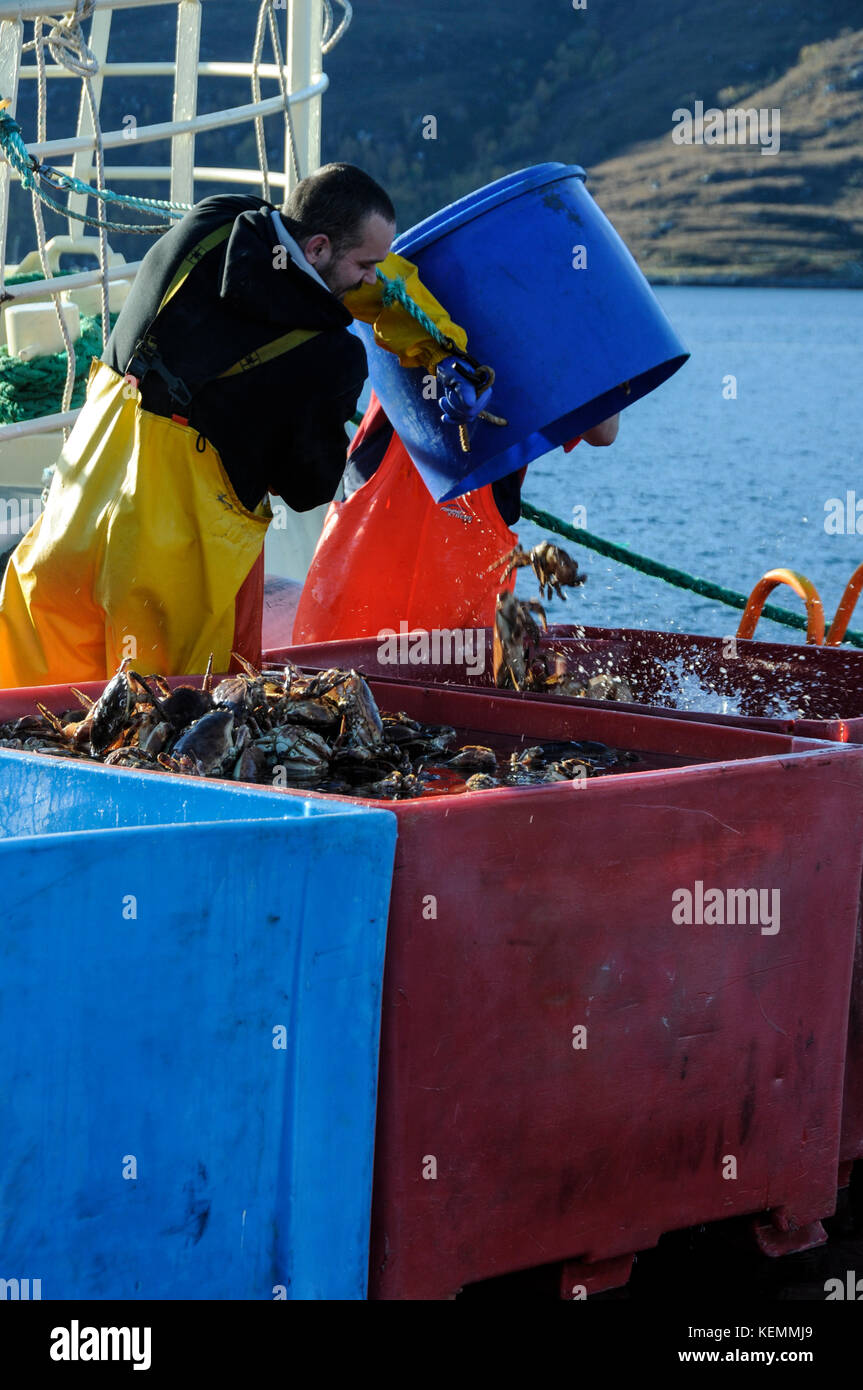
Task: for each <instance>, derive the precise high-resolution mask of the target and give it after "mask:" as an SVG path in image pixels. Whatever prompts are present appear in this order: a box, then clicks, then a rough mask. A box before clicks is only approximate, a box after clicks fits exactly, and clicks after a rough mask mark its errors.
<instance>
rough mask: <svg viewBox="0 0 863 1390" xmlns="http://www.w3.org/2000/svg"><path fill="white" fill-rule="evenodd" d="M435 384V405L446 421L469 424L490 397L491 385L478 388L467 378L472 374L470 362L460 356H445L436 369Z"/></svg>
mask: <svg viewBox="0 0 863 1390" xmlns="http://www.w3.org/2000/svg"><path fill="white" fill-rule="evenodd" d="M435 375H436V377H437V384H438V405H439V406H440V409H441V420H442V421H443V422H444V423H445V424H451V425H468V424H470V423H471V422H472V421H474V420H475V419H476V418H477V416H478V415H479V413H480V411H481V410H485V409H486V407H487V406H488V403H489V401H490V400H491V387H490V386H487V387H485V388H482V387H480V388H477V387H476V386H474V385H473V383H472V382H471V380H470V378H471V377H473V376H474V375H475V373H474V369H473V368H472V367H471V365H470V363H469V362H466V361H465V360H464V358H462V357H445V358H444V359H443V361H442V362H438V364H437V368H436V369H435Z"/></svg>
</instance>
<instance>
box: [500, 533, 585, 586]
mask: <svg viewBox="0 0 863 1390" xmlns="http://www.w3.org/2000/svg"><path fill="white" fill-rule="evenodd" d="M499 565H505V566H506V569H505V570H504V572H503V578H502V579H501V583H502V584H505V583H506V581H507V580H508V579H509V576H510V575H511V574H512V572H513V570H517V569H522V568H523V567H524V566H526V565H531V566H532V567H533V572H534V574H535V575H536V577H537V579H538V580H539V593H540V597H541V598H546V597H547V598H551V597H552V596H553V594H559V595H560V597H561V598H566V594H565V593H564V592H563V589H564V586H566V587H567V588H570V589H574V588H576V587H577V586H578V585H579V584H584V583H585V581H586V579H587V575H586V574H579V572H578V563H577V562H576V561H575V560H573V558H572V556H571V555H570V554H568V552H567V551H565V550H564V549H562V547H561V546H559V545H555V544H554V543H553V541H540V543H539V545H535V546H534V547H533V549H532V550H523V549H522V547H521V546H520V545H517V546H515V547H514V548H513V549H512V550H511V551H510V552H509V554H508V555H502V556H501V557H500V559H499V560H496V561H495V563H494V564H493V565H492V567H491V568H492V570H496V569H497V568H498V566H499ZM546 590H548V593H547V594H546Z"/></svg>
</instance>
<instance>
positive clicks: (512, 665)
mask: <svg viewBox="0 0 863 1390" xmlns="http://www.w3.org/2000/svg"><path fill="white" fill-rule="evenodd" d="M534 613H535V614H537V616H538V617H539V620H540V622H541V623H542V626H543V628H546V627H547V626H548V623H547V620H546V616H545V609H544V608H543V606H542V604H541V603H539V602H538V601H537V599H528V600H526V601H522V600H520V599H517V598H516V597H515V594H512V593H510V591H509V590H508V589H503V590H502V591H501V592H500V593H499V594H498V596H497V605H496V607H495V614H494V683H495V685H496V686H497V688H498V689H499V690H500V689H503V688H504V687H506V686H507V685H509V684H510V683H511V684H512V685H514V686H515V688H516V690H524V689H525V687H526V686H527V684H528V676H529V672H530V666H531V663H532V661H533V658H534V654H535V653H534V648H535V647H536V646H538V645H539V642H540V641H541V633H540V630H539V627H538V626H537V623H536V621H535V619H534V616H533V615H534Z"/></svg>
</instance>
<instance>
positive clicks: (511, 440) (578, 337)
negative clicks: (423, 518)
mask: <svg viewBox="0 0 863 1390" xmlns="http://www.w3.org/2000/svg"><path fill="white" fill-rule="evenodd" d="M584 180H585V173H584V170H583V169H581V168H579V167H578V165H572V164H570V165H567V164H537V165H535V166H534V167H533V168H531V169H523V170H521V171H520V172H519V173H516V174H510V175H509V176H508V177H507V178H504V179H499V180H498V181H497V182H496V183H492V184H489V185H488V186H487V187H486V188H481V189H479V190H478V191H477V192H476V193H471V194H469V195H468V196H467V197H466V198H461V199H460V200H459V201H458V202H457V203H452V204H451V205H450V206H449V207H446V208H443V209H442V210H441V211H440V212H438V213H436V214H435V215H434V216H433V217H430V218H427V219H426V221H425V222H420V223H419V224H418V225H417V226H416V227H412V228H411V230H410V231H407V232H404V233H403V234H402V235H401V236H400V237H398V238H397V239H396V241H395V243H394V246H393V250H395V251H398V252H399V253H400V254H401V255H403V256H405V257H407V259H408V260H410V261H413V262H414V263H415V264H416V266H417V267H418V269H419V273H420V278H421V279H422V281H423V283H424V284H425V285H426V286H427V288H428V289H429V290H430V291H431V293H432V294H433V295H435V297H436V298H437V299H438V300H440V302H441V303H442V304H443V305H444V307H445V308H446V309H447V311H448V313H449V314H450V316H451V317H452V319H453V320H454V322H456V323H458V324H460V325H461V327H463V328H464V329H465V330H466V332H467V334H468V348H469V350H470V352H471V353H472V354H473V356H474V357H476V358H479V360H480V361H481V362H482V363H486V364H488V365H489V366H491V367H493V368H494V371H495V385H494V394H493V396H492V399H491V402H490V405H489V409H490V410H492V411H493V412H494V413H495V414H496V415H500V416H503V417H505V418H506V420H507V421H508V424H507V426H506V428H500V427H499V426H495V425H492V424H487V423H486V422H485V421H482V420H480V421H477V423H476V424H475V425H473V426H472V427H471V439H470V452H469V453H463V452H462V450H461V447H460V444H459V439H458V432H457V430H455V429H454V428H453V427H452V426H446V427H444V426H442V425H441V423H440V410H439V408H438V406H437V404H436V402H435V401H434V400H426V399H424V395H423V390H424V388H425V390H426V394H428V384H427V380H426V378H425V374H424V373H423V372H421V371H418V370H413V369H405V368H403V367H401V366H400V365H399V362H398V359H397V358H396V357H395V356H394V355H393V354H392V353H390V352H387V351H385V350H384V349H382V348H379V347H377V346H376V345H375V343H374V339H373V335H372V331H371V329H370V328H369V327H368V326H367V325H365V324H358V325H357V327H358V330H359V333H360V336H361V337H362V339H363V341H364V342H365V344H366V349H367V352H368V357H369V368H370V377H371V383H372V386H373V387H374V390H375V392H376V393H377V395H378V397H379V399H380V401H381V404H382V405H383V407H384V410H385V411H386V413H387V415H388V416H389V418H390V419H391V420H392V422H393V424H394V425H395V428H396V430H397V432H398V434H399V435H400V437H401V439H402V440H403V442H404V444H405V446H406V448H407V450H408V452H409V454H410V456H411V458H412V459H413V461H414V463H415V464H416V466H417V468H418V469H419V471H420V473H421V475H422V477H423V479H424V480H425V482H426V485H427V486H428V488H429V490H430V492H431V494H432V496H433V497H434V498H435V500H436V501H446V500H448V499H449V498H452V497H458V496H460V495H461V494H462V493H464V492H469V491H470V490H471V489H472V488H476V487H481V486H482V485H483V484H485V483H491V482H494V481H495V480H496V479H498V478H502V477H504V476H505V475H506V474H507V473H512V472H514V471H515V470H516V469H519V468H521V467H522V466H523V465H524V464H526V463H530V462H532V460H533V459H536V458H539V457H540V456H541V455H542V454H545V453H548V451H549V450H550V449H553V448H556V447H557V446H558V445H561V444H566V443H568V442H569V440H571V439H574V438H575V437H576V436H577V435H579V434H581V433H583V432H584V431H585V430H587V429H590V428H591V426H593V425H596V424H599V422H600V421H602V420H605V419H607V418H608V417H609V416H610V415H614V414H616V413H617V412H618V411H620V410H623V409H625V408H626V406H629V405H632V404H633V403H634V402H635V401H637V400H640V399H641V397H642V396H646V395H647V394H648V392H650V391H653V390H655V388H656V387H657V386H660V385H661V384H662V382H663V381H667V379H668V378H669V377H670V376H671V375H672V374H673V373H674V372H676V371H677V369H678V368H679V367H681V366H682V365H683V363H684V362H685V361H686V359H687V357H688V356H689V353H688V352H687V350H686V348H685V347H684V345H683V344H682V343H681V341H680V339H679V338H678V337H677V334H676V333H675V331H674V329H673V328H672V326H671V324H670V323H669V321H668V319H667V318H666V316H665V314H664V312H663V311H662V309H661V308H660V306H659V303H658V302H657V299H656V297H655V295H654V294H653V291H652V290H651V288H650V286H649V285H648V283H647V281H646V280H645V278H644V276H643V275H642V273H641V271H640V270H639V268H638V266H637V265H636V263H635V261H634V260H633V258H632V256H631V255H630V253H629V251H628V250H627V249H626V246H625V245H624V243H623V242H622V241H621V239H620V237H619V236H618V234H617V232H616V231H615V230H614V228H613V227H612V225H611V223H610V222H609V221H608V219H607V218H606V216H605V215H604V213H603V212H601V211H600V209H599V208H598V207H597V205H596V203H595V202H594V201H593V198H592V197H591V196H590V194H589V193H588V191H587V189H586V188H585V184H584ZM576 267H579V268H576Z"/></svg>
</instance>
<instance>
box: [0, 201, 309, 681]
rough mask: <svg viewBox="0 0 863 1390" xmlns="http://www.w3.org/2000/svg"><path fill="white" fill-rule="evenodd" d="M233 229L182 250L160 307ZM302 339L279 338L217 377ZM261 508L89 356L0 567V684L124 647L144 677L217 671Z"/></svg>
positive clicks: (264, 516) (113, 657) (100, 663)
mask: <svg viewBox="0 0 863 1390" xmlns="http://www.w3.org/2000/svg"><path fill="white" fill-rule="evenodd" d="M230 230H231V227H230V224H229V225H228V226H226V227H223V228H219V229H218V231H217V232H215V233H211V234H210V236H209V237H207V238H205V240H204V241H203V242H202V243H200V244H199V246H197V247H196V248H195V249H194V250H193V251H192V252H191V253H190V255H189V256H188V257H187V258H186V260H185V261H184V262H183V264H182V265H181V266H180V267H179V269H178V271H177V274H176V275H175V276H174V279H173V281H172V283H171V285H170V287H169V289H168V291H167V292H166V294H165V296H164V298H163V300H162V303H161V305H160V306H159V312H161V310H162V309H163V308H164V307H165V305H166V304H167V302H168V300H169V299H170V298H171V296H172V295H173V294H175V293H176V292H177V290H178V289H179V288H180V287H181V285H182V284H183V283H184V281H185V279H186V277H187V276H188V274H189V271H190V270H191V268H192V266H193V265H194V264H196V262H197V260H198V259H200V256H201V255H203V254H205V253H206V251H207V250H210V249H212V247H214V246H215V245H217V244H218V243H219V241H221V240H224V239H225V238H226V237H227V236H228V235H229V233H230ZM157 318H158V315H157ZM153 322H154V323H155V320H154V321H153ZM152 327H153V325H152V324H151V325H150V328H151V329H152ZM148 332H149V330H148ZM313 336H314V333H313V332H311V331H309V330H305V329H299V330H295V331H294V332H293V333H289V334H285V335H284V336H283V337H282V338H279V339H277V340H276V341H275V342H274V343H270V344H267V345H266V346H265V347H263V348H261V349H259V350H258V352H257V353H252V354H250V356H249V357H247V358H245V359H243V361H242V362H240V363H236V364H234V366H233V367H230V368H229V369H228V370H227V371H226V372H222V373H221V376H229V375H234V374H235V373H236V372H238V371H246V370H249V369H250V368H252V367H254V366H257V365H258V364H259V363H260V362H262V361H265V360H268V359H270V358H272V357H274V356H279V355H281V353H283V352H287V351H290V349H291V348H292V347H295V346H298V345H299V343H301V342H305V341H306V340H307V339H308V338H310V337H313ZM271 515H272V513H271V512H270V508H269V504H268V502H267V501H266V499H265V500H264V502H262V503H261V505H260V506H259V507H258V509H257V510H256V511H255V512H250V511H248V510H247V509H246V508H245V507H244V506H243V505H242V503H241V502H240V501H239V499H238V498H237V496H236V493H235V492H234V489H233V487H232V486H231V483H230V482H229V480H228V476H227V474H226V472H225V469H224V466H223V464H222V461H221V459H220V457H219V455H218V452H217V451H216V450H215V449H214V448H213V447H212V445H211V444H209V443H208V442H207V441H206V440H205V439H204V437H203V436H202V435H200V434H199V433H198V431H197V430H195V429H193V428H190V427H189V426H188V425H187V424H184V423H178V421H177V420H176V419H168V418H167V417H164V416H161V415H156V414H153V413H152V412H151V411H147V410H144V409H143V408H142V407H141V402H140V395H139V392H138V390H137V386H136V385H135V384H133V381H132V379H130V378H124V377H122V376H120V375H118V373H117V372H115V371H113V370H112V369H111V368H110V367H108V366H106V365H105V363H104V362H100V361H99V360H98V359H96V358H94V359H93V362H92V364H91V368H90V376H89V378H88V383H87V398H86V401H85V404H84V406H83V408H82V411H81V414H80V416H79V417H78V420H77V421H76V423H75V427H74V429H73V430H72V432H71V434H70V436H69V439H68V441H67V443H66V445H65V446H64V448H63V451H62V454H61V457H60V459H59V461H58V463H57V468H56V472H55V474H54V478H53V481H52V483H51V488H50V492H49V495H48V502H47V506H46V508H45V510H44V512H43V513H42V515H41V516H39V517H38V519H37V521H36V523H35V525H33V526H32V527H31V529H30V530H29V531H28V533H27V535H26V536H24V538H23V539H22V540H21V542H20V544H19V545H18V546H17V548H16V550H15V552H14V553H13V555H12V556H11V558H10V560H9V564H8V566H7V569H6V574H5V576H4V580H3V587H2V590H0V687H10V686H21V685H52V684H60V683H65V682H67V681H85V680H103V679H105V678H106V677H107V676H110V675H112V674H113V673H114V671H115V670H116V668H117V666H118V665H119V664H120V662H121V660H122V659H123V657H125V656H131V657H132V659H133V666H134V667H135V669H136V670H139V671H140V672H141V673H142V674H147V673H149V672H153V671H159V672H163V673H165V674H168V675H179V674H185V673H192V672H199V671H202V670H203V669H204V667H205V666H206V663H207V660H208V658H209V656H210V653H211V652H212V653H213V662H214V670H216V671H226V670H227V669H228V666H229V664H230V655H231V651H232V648H233V647H234V645H235V637H236V634H235V607H236V599H237V595H238V592H239V591H240V589H241V587H242V585H243V583H244V581H245V580H246V578H247V576H248V575H249V573H250V571H251V569H252V566H253V565H254V564H255V561H256V560H257V558H258V556H259V555H260V553H261V549H262V546H263V543H264V536H265V534H266V530H267V526H268V524H269V521H270V518H271Z"/></svg>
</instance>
